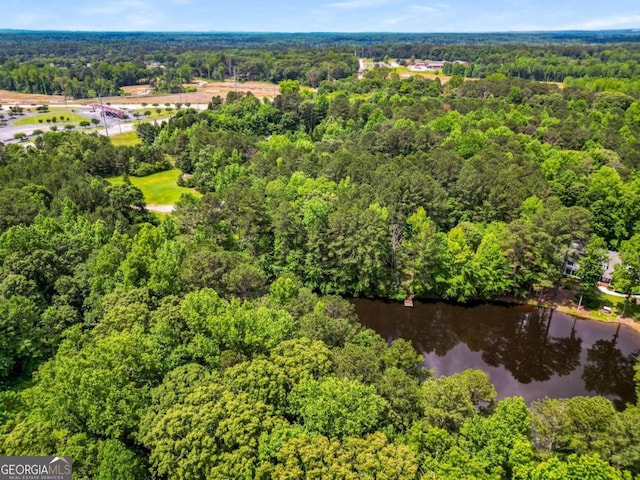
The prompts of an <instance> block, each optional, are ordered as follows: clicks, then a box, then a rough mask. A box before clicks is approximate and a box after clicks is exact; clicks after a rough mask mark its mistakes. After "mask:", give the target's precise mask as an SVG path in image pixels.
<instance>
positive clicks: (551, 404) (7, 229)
mask: <svg viewBox="0 0 640 480" xmlns="http://www.w3.org/2000/svg"><path fill="white" fill-rule="evenodd" d="M638 105H639V103H638V98H637V97H634V96H633V95H632V94H630V93H626V94H625V93H620V92H596V91H594V90H592V89H590V88H587V87H583V86H580V85H575V86H571V87H567V88H562V89H561V88H559V87H557V86H555V85H549V84H541V83H537V82H530V81H526V80H524V79H517V78H509V77H506V76H505V75H500V74H497V75H492V76H489V77H488V78H486V79H482V80H478V81H468V82H465V81H464V78H462V76H454V77H453V78H452V79H451V80H450V81H449V82H448V83H446V84H442V83H441V82H440V81H439V80H424V79H419V78H411V79H400V78H399V77H398V76H397V75H395V74H394V73H393V72H391V71H388V70H385V69H376V70H374V71H372V72H369V73H367V74H366V75H365V78H363V79H362V80H360V81H357V80H355V79H353V78H351V79H344V80H338V81H323V82H321V83H320V86H319V88H318V91H317V92H313V91H310V90H307V89H303V88H301V83H300V82H299V81H297V80H287V81H283V82H281V84H280V93H279V95H278V97H276V98H275V99H274V100H273V101H269V100H260V99H258V98H255V97H254V96H252V95H244V94H242V95H241V94H236V93H235V92H232V93H231V94H229V96H228V97H227V98H225V99H222V98H217V97H216V98H213V99H212V100H211V103H210V105H209V108H208V109H207V110H206V111H202V112H198V111H195V110H189V109H184V110H181V111H180V112H178V113H177V114H176V116H175V117H174V118H172V119H171V120H169V121H167V122H164V123H161V124H159V125H155V124H151V123H149V124H141V125H140V127H139V129H138V134H139V136H140V138H141V140H142V145H140V146H134V147H114V146H113V145H112V144H111V143H110V142H109V141H108V139H106V138H103V137H100V136H98V135H95V134H90V135H84V134H81V133H69V132H61V133H47V134H45V135H43V136H42V137H40V138H39V139H38V140H36V142H35V143H34V145H33V146H29V147H26V148H25V147H23V146H21V145H2V144H0V186H1V187H0V270H1V272H0V336H1V337H2V338H3V339H9V341H3V342H0V454H3V455H30V454H32V455H49V454H51V453H52V452H55V453H56V454H58V455H71V456H72V457H73V458H74V471H75V473H74V475H75V477H76V478H78V479H84V478H87V479H88V478H99V479H103V480H105V479H114V480H115V479H118V480H123V479H124V480H127V479H144V478H148V477H149V476H154V477H156V478H166V479H199V478H202V479H204V478H262V479H284V478H289V479H291V478H314V477H315V478H318V477H322V478H324V477H328V478H331V477H332V476H333V477H342V478H381V477H382V476H386V477H388V478H397V479H419V478H424V479H428V478H443V479H448V478H450V479H459V478H465V477H468V478H479V479H491V480H494V479H495V480H498V479H546V478H568V479H582V478H611V479H631V478H633V476H634V475H635V476H638V475H640V463H639V462H638V458H640V457H639V456H638V445H640V441H639V439H640V430H639V426H640V407H638V403H637V401H636V402H635V403H633V404H629V405H625V406H623V405H616V406H614V405H613V404H612V403H611V401H609V400H608V399H606V398H604V397H597V396H596V397H576V398H572V399H540V400H538V401H535V402H533V403H532V404H531V405H526V404H525V403H524V401H523V400H522V399H521V398H518V397H516V398H508V399H503V400H499V401H498V400H497V399H496V392H495V389H494V387H493V386H492V385H491V383H490V382H489V380H488V377H487V376H486V374H484V373H482V372H479V371H473V370H467V371H464V372H461V373H458V374H456V375H453V376H450V377H436V376H434V374H433V372H430V371H429V370H426V369H425V368H424V367H425V366H424V365H423V359H422V357H421V356H420V355H419V354H418V353H417V352H416V351H415V349H414V347H413V346H412V345H411V344H410V343H409V342H407V341H404V340H396V341H394V342H392V343H390V344H387V342H385V341H384V340H383V339H382V338H381V337H380V336H379V335H377V334H376V333H375V332H373V331H371V330H368V329H366V328H363V327H362V326H361V325H360V324H359V323H358V321H357V317H356V315H355V313H354V309H353V306H352V305H351V304H350V303H349V302H348V301H347V300H346V299H345V298H343V296H348V295H358V296H375V297H385V298H402V297H404V296H406V295H409V294H414V295H418V296H438V297H445V298H451V299H458V300H466V299H470V298H494V297H495V296H497V295H515V296H518V295H525V294H527V293H528V292H529V291H531V292H535V291H538V292H539V291H542V289H545V288H551V287H553V286H554V284H556V283H557V282H558V280H559V279H560V278H561V274H562V264H563V261H564V258H565V257H566V255H567V253H568V251H569V249H570V248H572V244H573V243H575V242H583V243H584V244H585V245H586V253H587V259H588V260H589V262H586V261H585V262H584V265H585V269H587V271H591V270H592V269H590V268H587V267H588V265H589V264H591V265H592V266H594V265H595V266H597V264H598V261H599V259H600V258H601V255H602V252H603V251H605V250H606V248H608V247H615V248H617V247H618V246H619V247H620V253H621V256H622V257H623V261H624V262H625V264H626V265H629V268H624V269H623V270H622V277H621V279H620V281H621V282H622V283H621V285H623V286H626V287H628V290H629V291H632V290H633V289H634V288H636V287H637V283H634V282H637V280H636V279H635V277H633V276H632V275H633V274H635V273H637V272H640V269H638V268H637V267H638V265H640V261H639V260H638V258H640V255H636V252H637V251H638V250H640V241H639V239H640V236H638V233H639V229H638V224H637V218H638V216H637V215H636V214H635V212H637V209H638V207H639V206H640V203H639V200H638V194H639V193H640V190H639V185H640V184H639V183H638V177H637V173H636V171H637V169H638V165H639V161H640V159H639V158H638V153H637V152H638V151H640V149H638V140H637V138H638V135H639V134H640V122H639V121H638V115H637V113H638V108H639V106H638ZM167 156H168V157H169V158H171V160H172V162H174V163H175V165H176V166H177V167H179V168H180V169H181V173H186V174H188V175H187V176H184V177H183V175H182V174H181V175H180V179H176V180H177V181H180V182H185V183H186V184H187V185H191V186H194V187H195V188H197V189H198V190H199V191H200V192H202V193H203V196H202V197H201V198H195V197H193V196H184V197H183V198H182V199H181V200H180V201H179V202H178V204H177V205H176V211H175V213H174V214H173V215H171V216H167V217H164V218H163V219H158V218H156V217H154V216H152V215H150V214H149V213H148V212H147V211H146V209H145V201H144V197H143V195H142V192H141V191H140V190H138V189H137V188H136V187H134V186H132V185H130V184H129V183H127V182H125V183H123V184H121V185H111V184H110V183H109V182H108V181H106V180H105V177H109V176H112V175H117V174H123V175H125V176H127V175H139V174H144V173H146V172H148V171H155V170H157V169H162V168H166V167H167V164H166V161H167ZM582 281H583V282H584V284H585V285H584V287H585V289H587V288H590V287H591V286H592V285H593V281H592V279H591V277H590V276H589V275H585V276H584V278H583V279H582ZM625 282H626V283H625ZM479 338H482V337H481V336H479ZM558 348H571V345H568V346H559V347H558ZM610 350H611V349H610V348H609V347H608V346H607V345H598V348H597V349H596V348H595V347H594V349H593V351H592V352H591V353H590V355H591V356H592V357H593V358H590V361H592V363H594V362H595V363H597V361H598V358H599V357H604V358H607V357H608V356H609V355H610V353H609V352H610ZM498 353H499V352H498ZM626 362H627V364H628V370H631V369H633V368H634V367H633V366H632V364H633V359H627V360H626ZM427 367H428V365H427ZM557 368H562V366H557ZM635 369H636V370H635V371H636V374H635V382H636V384H635V385H636V386H635V390H636V398H637V396H638V393H640V392H638V387H637V385H638V384H639V383H640V374H639V373H638V372H639V371H638V367H635ZM587 374H588V376H589V378H590V379H591V380H590V381H592V382H593V383H597V382H598V378H599V377H598V375H597V374H596V373H593V372H591V373H588V372H585V375H587ZM629 388H631V387H629ZM594 390H596V391H605V390H606V389H600V388H599V386H598V385H594ZM615 407H618V408H619V410H617V409H616V408H615ZM354 459H356V461H354Z"/></svg>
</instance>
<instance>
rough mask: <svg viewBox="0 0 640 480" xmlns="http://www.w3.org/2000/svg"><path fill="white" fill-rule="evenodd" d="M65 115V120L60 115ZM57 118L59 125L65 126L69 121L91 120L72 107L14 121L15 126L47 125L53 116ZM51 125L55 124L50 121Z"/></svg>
mask: <svg viewBox="0 0 640 480" xmlns="http://www.w3.org/2000/svg"><path fill="white" fill-rule="evenodd" d="M61 116H63V117H64V120H62V119H61V118H60V117H61ZM54 117H55V118H56V119H57V125H58V126H64V125H66V124H69V123H80V122H81V121H83V120H89V119H88V118H87V117H83V116H82V115H78V114H77V113H74V112H72V111H71V109H70V108H56V109H51V111H49V112H48V113H40V114H38V115H33V116H29V117H24V118H19V119H17V120H15V121H14V122H13V124H14V125H15V126H20V125H47V120H49V121H50V122H51V120H52V119H53V118H54ZM49 125H53V124H52V123H49Z"/></svg>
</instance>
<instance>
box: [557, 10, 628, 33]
mask: <svg viewBox="0 0 640 480" xmlns="http://www.w3.org/2000/svg"><path fill="white" fill-rule="evenodd" d="M628 27H640V13H636V14H632V15H614V16H611V17H606V18H597V19H593V20H585V21H583V22H579V23H575V24H573V25H567V26H565V27H563V29H567V30H605V29H616V28H628Z"/></svg>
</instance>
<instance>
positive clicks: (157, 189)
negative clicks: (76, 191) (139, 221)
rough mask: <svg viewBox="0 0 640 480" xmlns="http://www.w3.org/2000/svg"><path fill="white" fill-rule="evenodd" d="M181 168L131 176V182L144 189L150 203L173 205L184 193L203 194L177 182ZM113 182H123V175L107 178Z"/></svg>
mask: <svg viewBox="0 0 640 480" xmlns="http://www.w3.org/2000/svg"><path fill="white" fill-rule="evenodd" d="M178 175H180V170H178V169H177V168H176V169H173V170H167V171H166V172H159V173H154V174H153V175H149V176H147V177H129V179H130V180H131V183H132V184H133V185H135V186H136V187H138V188H139V189H140V190H142V193H143V194H144V199H145V201H146V202H147V204H149V205H173V204H174V203H176V202H177V201H178V199H179V198H180V195H182V194H183V193H191V194H193V195H195V196H198V197H199V196H201V194H200V193H199V192H197V191H196V190H195V189H193V188H184V187H181V186H179V185H178V184H177V180H178ZM107 180H108V181H109V182H110V183H111V184H113V185H118V184H120V183H122V182H123V180H122V177H111V178H108V179H107Z"/></svg>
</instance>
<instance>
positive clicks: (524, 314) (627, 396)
mask: <svg viewBox="0 0 640 480" xmlns="http://www.w3.org/2000/svg"><path fill="white" fill-rule="evenodd" d="M352 302H353V304H354V305H355V307H356V312H357V313H358V316H359V318H360V321H361V322H362V323H363V324H364V325H365V326H367V327H369V328H372V329H373V330H375V331H376V332H378V333H379V334H380V335H382V336H383V337H384V338H386V339H387V340H388V341H391V340H393V339H396V338H405V339H407V340H411V341H412V342H413V345H414V347H415V348H416V349H417V350H418V351H419V352H421V353H422V354H423V355H424V357H425V366H427V367H428V368H432V369H435V370H436V372H435V375H436V376H441V375H451V374H453V373H456V372H460V371H462V370H465V369H467V368H476V369H480V370H483V371H484V372H486V373H487V374H488V375H489V377H490V378H491V382H492V383H493V384H494V385H495V387H496V390H497V392H498V397H499V398H504V397H510V396H514V395H520V396H522V397H524V399H525V400H526V401H527V402H531V401H532V400H535V399H538V398H542V397H545V396H548V397H556V398H562V397H574V396H577V395H602V396H605V397H608V398H610V399H611V400H613V401H614V403H615V404H616V406H617V407H618V408H621V407H622V406H624V404H625V403H626V402H634V401H635V387H634V383H633V366H634V365H635V362H636V358H637V357H638V354H640V334H639V333H637V332H635V331H634V330H632V329H631V328H629V327H627V326H625V325H618V324H611V323H602V322H597V321H592V320H580V319H575V318H573V317H571V316H569V315H565V314H563V313H560V312H556V311H553V310H551V309H545V308H536V307H532V306H528V305H496V304H482V305H478V306H461V305H452V304H447V303H442V302H433V303H421V302H415V306H414V307H413V308H407V307H404V306H403V305H402V304H401V303H392V302H384V301H380V300H362V299H354V300H352Z"/></svg>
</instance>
